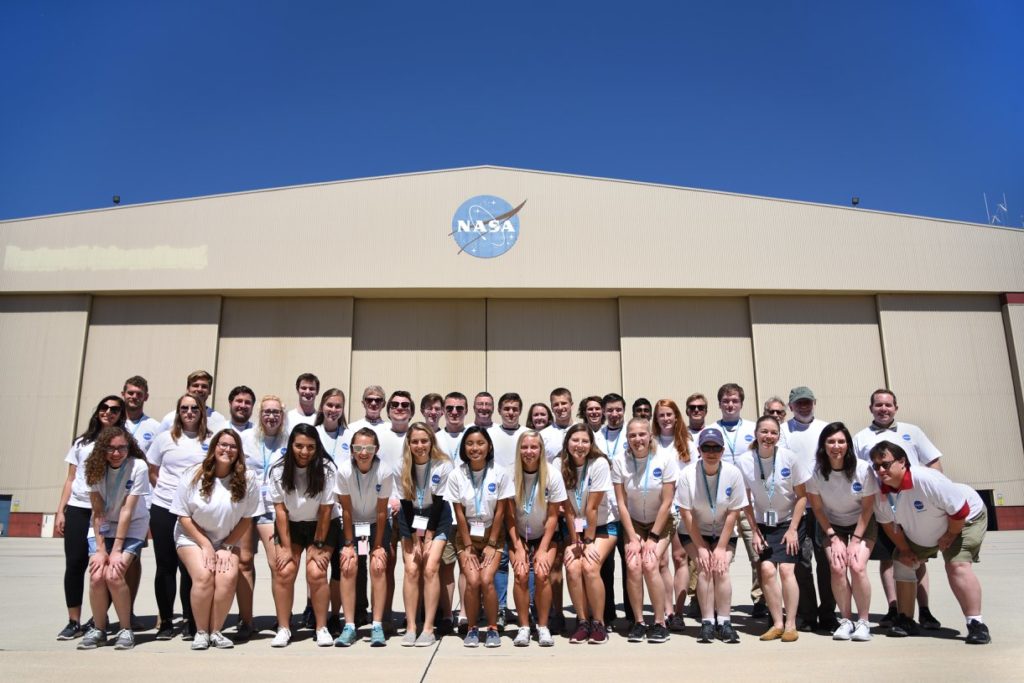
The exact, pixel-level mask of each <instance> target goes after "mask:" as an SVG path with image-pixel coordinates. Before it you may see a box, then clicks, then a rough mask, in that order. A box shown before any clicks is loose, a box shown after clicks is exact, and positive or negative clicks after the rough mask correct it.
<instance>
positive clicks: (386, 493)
mask: <svg viewBox="0 0 1024 683" xmlns="http://www.w3.org/2000/svg"><path fill="white" fill-rule="evenodd" d="M379 453H380V439H379V437H378V436H377V432H375V431H374V430H373V429H371V428H369V427H363V428H362V429H359V430H358V431H356V433H355V434H353V435H352V458H351V459H349V460H345V461H342V462H340V463H338V477H337V482H336V484H335V493H337V494H338V500H339V501H340V502H341V520H342V527H341V528H342V531H341V602H342V604H343V605H344V606H345V619H346V621H347V623H346V624H345V629H344V630H343V631H342V632H341V635H340V636H338V639H337V640H336V641H335V645H338V646H339V647H348V646H350V645H352V643H354V642H355V639H356V626H355V621H356V619H355V616H356V615H355V610H356V580H357V579H356V574H357V570H358V567H359V558H360V557H365V558H367V561H368V564H369V575H370V583H371V584H372V586H373V605H372V609H373V623H372V627H371V631H370V646H371V647H384V646H385V645H386V644H387V640H386V638H385V636H384V624H383V619H384V610H385V607H386V606H387V605H386V604H385V601H386V595H387V576H386V572H387V568H388V550H389V549H390V547H391V525H390V524H389V516H388V499H389V498H390V497H391V489H392V486H393V485H394V474H395V473H394V471H393V470H392V469H391V467H390V466H389V465H388V464H387V463H386V462H384V461H383V460H382V459H381V457H380V455H379Z"/></svg>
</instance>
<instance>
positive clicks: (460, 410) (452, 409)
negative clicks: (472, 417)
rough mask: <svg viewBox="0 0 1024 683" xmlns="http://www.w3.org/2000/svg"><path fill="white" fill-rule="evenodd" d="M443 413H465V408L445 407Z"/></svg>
mask: <svg viewBox="0 0 1024 683" xmlns="http://www.w3.org/2000/svg"><path fill="white" fill-rule="evenodd" d="M444 412H446V413H464V412H466V406H445V407H444Z"/></svg>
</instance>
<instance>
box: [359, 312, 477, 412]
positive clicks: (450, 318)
mask: <svg viewBox="0 0 1024 683" xmlns="http://www.w3.org/2000/svg"><path fill="white" fill-rule="evenodd" d="M353 318H354V321H353V334H352V381H351V383H350V387H351V392H350V394H349V411H348V412H349V418H350V419H351V420H355V419H358V418H361V417H362V416H363V412H362V406H361V405H360V404H359V400H360V398H361V397H362V393H363V388H364V387H366V386H367V385H369V384H379V385H381V386H383V387H384V390H385V391H386V392H387V393H388V394H390V393H391V392H392V391H394V390H395V389H405V390H407V391H409V392H410V393H411V394H412V395H413V397H414V398H415V400H416V403H417V412H416V419H419V418H420V417H421V416H420V414H419V398H420V397H421V396H422V395H423V394H426V393H428V392H432V391H434V392H437V393H439V394H442V395H444V394H446V393H448V392H449V391H453V390H458V391H461V392H463V393H465V394H467V395H468V396H469V400H470V401H472V395H473V394H474V393H476V392H477V391H479V390H480V389H482V388H484V386H485V383H486V381H487V371H486V363H487V351H486V328H487V323H486V304H485V302H484V301H483V300H482V299H460V300H425V299H424V300H417V299H378V300H372V299H371V300H367V299H357V300H356V301H355V306H354V310H353Z"/></svg>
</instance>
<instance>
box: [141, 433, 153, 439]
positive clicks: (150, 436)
mask: <svg viewBox="0 0 1024 683" xmlns="http://www.w3.org/2000/svg"><path fill="white" fill-rule="evenodd" d="M152 438H153V432H144V433H143V434H142V440H143V441H149V440H150V439H152Z"/></svg>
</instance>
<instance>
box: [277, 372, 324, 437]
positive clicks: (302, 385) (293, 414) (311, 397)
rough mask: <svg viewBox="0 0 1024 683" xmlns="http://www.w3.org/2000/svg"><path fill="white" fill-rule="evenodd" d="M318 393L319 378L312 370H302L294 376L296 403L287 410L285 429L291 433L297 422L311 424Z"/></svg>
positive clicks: (314, 418)
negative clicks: (302, 371)
mask: <svg viewBox="0 0 1024 683" xmlns="http://www.w3.org/2000/svg"><path fill="white" fill-rule="evenodd" d="M319 393H320V378H319V377H317V376H316V375H314V374H313V373H312V372H304V373H302V374H301V375H299V376H298V377H296V378H295V394H296V396H297V397H298V405H297V406H295V407H294V408H292V409H291V410H289V411H288V417H287V419H286V420H285V429H286V430H287V431H288V432H289V433H291V431H292V428H293V427H295V425H297V424H307V425H311V424H314V423H315V422H316V415H317V411H316V396H317V394H319Z"/></svg>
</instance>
